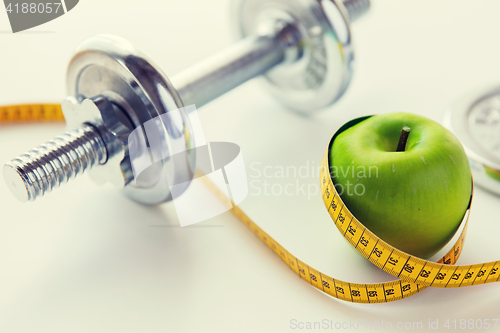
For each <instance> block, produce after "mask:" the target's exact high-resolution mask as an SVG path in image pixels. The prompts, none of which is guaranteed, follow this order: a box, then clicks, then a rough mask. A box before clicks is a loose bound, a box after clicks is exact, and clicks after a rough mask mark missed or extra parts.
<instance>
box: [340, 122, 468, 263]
mask: <svg viewBox="0 0 500 333" xmlns="http://www.w3.org/2000/svg"><path fill="white" fill-rule="evenodd" d="M406 135H407V138H405V136H406ZM406 139H407V140H406ZM398 148H399V149H398ZM398 150H399V151H398ZM400 150H402V151H400ZM330 172H331V176H332V180H333V182H334V184H335V187H336V189H337V191H338V192H339V195H340V196H341V198H342V200H343V201H344V203H345V204H346V206H347V208H348V209H349V210H350V211H351V213H352V214H353V215H354V216H355V217H356V218H357V219H358V220H359V221H360V222H361V223H363V224H364V225H365V226H366V227H367V228H368V229H370V231H372V232H373V233H375V234H376V235H377V236H379V237H380V238H381V239H383V240H384V241H386V242H387V243H389V244H391V245H392V246H394V247H396V248H398V249H400V250H402V251H404V252H407V253H409V254H412V255H415V256H418V257H421V258H428V257H430V256H432V255H434V254H435V253H437V252H438V251H439V250H440V249H441V248H443V246H444V245H446V243H448V242H449V240H450V239H451V238H452V237H453V235H454V234H455V232H456V231H457V229H458V228H459V226H460V223H461V221H462V219H463V217H464V214H465V212H466V210H467V208H468V205H469V202H470V197H471V191H472V177H471V170H470V166H469V160H468V158H467V155H466V154H465V151H464V149H463V147H462V144H461V143H460V141H459V140H458V139H457V138H456V137H455V136H454V135H453V134H452V133H451V132H450V131H448V130H447V129H446V128H444V127H443V126H441V125H440V124H438V123H436V122H435V121H433V120H430V119H428V118H425V117H422V116H418V115H414V114H409V113H387V114H381V115H376V116H372V117H369V118H367V119H365V120H362V121H361V122H359V123H357V124H355V125H354V126H352V127H349V128H347V129H346V130H344V131H342V132H341V133H340V134H339V135H338V136H337V137H336V138H334V141H333V144H332V146H331V149H330Z"/></svg>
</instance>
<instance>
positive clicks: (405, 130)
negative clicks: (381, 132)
mask: <svg viewBox="0 0 500 333" xmlns="http://www.w3.org/2000/svg"><path fill="white" fill-rule="evenodd" d="M410 131H411V128H409V127H408V126H405V127H403V130H402V131H401V136H400V137H399V143H398V149H397V150H396V151H405V148H406V140H408V135H410Z"/></svg>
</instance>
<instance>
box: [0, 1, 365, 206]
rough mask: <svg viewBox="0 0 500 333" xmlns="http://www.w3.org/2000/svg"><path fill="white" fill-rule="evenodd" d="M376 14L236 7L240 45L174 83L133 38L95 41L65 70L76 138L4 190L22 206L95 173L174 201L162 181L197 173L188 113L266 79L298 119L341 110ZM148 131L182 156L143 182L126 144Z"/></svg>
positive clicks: (43, 149)
mask: <svg viewBox="0 0 500 333" xmlns="http://www.w3.org/2000/svg"><path fill="white" fill-rule="evenodd" d="M369 6H370V3H369V0H345V1H343V2H342V1H340V0H240V1H236V2H235V3H234V6H233V15H232V17H234V18H237V22H235V24H234V26H235V28H234V30H235V31H236V32H237V34H238V37H239V41H238V42H236V43H235V44H234V45H232V46H230V47H228V48H227V49H225V50H223V51H222V52H220V53H218V54H216V55H214V56H212V57H210V58H208V59H206V60H205V61H202V62H201V63H199V64H197V65H195V66H193V67H191V68H189V69H187V70H185V71H182V72H181V73H179V74H177V75H176V76H174V77H173V78H172V80H171V81H170V80H169V79H168V78H167V77H166V76H165V75H164V74H163V72H162V71H161V70H160V69H159V68H158V67H157V66H156V65H154V64H153V62H152V61H150V60H149V59H148V58H147V57H146V56H145V55H144V54H142V53H141V52H139V51H138V50H137V49H136V48H135V47H134V46H132V45H131V44H130V43H129V42H127V41H126V40H124V39H122V38H118V37H114V36H96V37H92V38H89V39H87V40H85V41H84V42H83V43H82V44H80V45H79V47H78V48H77V51H76V53H75V55H74V57H73V58H72V60H71V61H70V64H69V67H68V72H67V91H68V96H69V97H67V98H66V100H65V101H64V102H63V103H62V109H63V113H64V117H65V119H66V122H67V128H68V129H69V130H68V131H67V132H65V133H64V134H62V135H60V136H58V137H56V138H54V139H52V140H50V141H48V142H46V143H45V144H42V145H40V146H39V147H37V148H34V149H32V150H30V151H28V152H27V153H25V154H23V155H21V156H19V157H17V158H14V159H12V160H11V161H10V162H8V163H7V164H6V165H5V166H4V178H5V181H6V184H7V185H8V187H9V189H10V190H11V192H12V193H13V194H14V195H15V196H16V197H17V198H18V199H19V200H21V201H24V202H25V201H34V200H35V199H36V198H38V197H41V196H43V195H44V194H45V193H47V192H50V191H51V190H52V189H53V188H56V187H58V186H60V185H61V184H62V183H64V182H67V181H68V180H70V179H72V178H74V177H76V176H77V175H79V174H81V173H83V172H84V171H85V170H89V172H88V173H89V174H90V176H91V178H92V179H93V180H95V181H96V182H98V183H104V182H106V181H109V182H111V183H113V184H114V185H116V186H118V187H119V188H122V189H123V190H124V192H125V194H126V195H127V196H128V197H130V198H131V199H133V200H135V201H138V202H140V203H143V204H158V203H161V202H165V201H169V200H171V199H172V193H171V192H170V189H169V187H168V186H157V181H158V179H159V178H158V177H159V176H158V175H161V174H168V175H169V177H168V178H169V180H171V181H173V182H174V183H176V184H186V185H185V188H187V186H188V185H189V182H190V180H191V179H192V177H193V175H194V172H195V169H196V153H195V152H194V151H193V149H190V147H193V143H194V141H193V140H194V137H193V136H194V135H193V129H192V125H191V123H190V120H189V115H188V112H187V111H186V108H184V106H188V105H195V106H196V108H200V107H201V106H203V105H205V104H207V103H208V102H210V101H212V100H213V99H215V98H217V97H219V96H221V95H222V94H224V93H226V92H228V91H230V90H232V89H233V88H235V87H237V86H239V85H240V84H242V83H244V82H246V81H248V80H250V79H252V78H254V77H257V76H260V75H263V80H262V81H263V83H264V86H265V89H267V90H268V91H270V92H271V93H272V94H273V95H274V96H275V97H277V98H278V99H279V100H280V101H281V102H283V103H284V104H285V105H287V106H289V107H290V108H293V109H295V110H297V111H299V112H303V113H310V112H312V111H314V110H317V109H321V108H323V107H325V106H327V105H329V104H331V103H333V102H335V101H336V100H337V99H338V98H339V97H340V96H341V95H342V94H343V93H344V91H345V89H346V88H347V86H348V84H349V82H350V79H351V76H352V72H353V59H354V57H353V50H352V45H351V32H350V27H349V25H350V21H351V20H353V19H356V18H357V17H359V16H360V15H362V14H363V13H365V12H366V11H367V10H368V8H369ZM173 110H177V111H176V112H175V113H174V112H173ZM148 124H149V125H151V124H154V126H156V127H157V128H161V131H158V132H159V133H160V134H159V139H160V140H161V141H162V143H163V144H165V147H166V148H165V149H167V150H168V151H169V152H170V153H171V154H173V152H185V153H184V154H183V155H182V158H168V157H167V158H164V159H163V160H162V161H161V163H155V165H154V166H152V167H151V168H149V169H148V170H147V172H144V174H141V181H140V182H139V181H136V179H134V173H133V167H132V164H133V163H132V162H131V158H130V155H131V154H130V151H131V150H134V149H137V147H133V146H129V137H130V135H131V134H132V133H134V129H137V128H141V127H142V126H148ZM132 145H133V143H132ZM181 191H182V189H181Z"/></svg>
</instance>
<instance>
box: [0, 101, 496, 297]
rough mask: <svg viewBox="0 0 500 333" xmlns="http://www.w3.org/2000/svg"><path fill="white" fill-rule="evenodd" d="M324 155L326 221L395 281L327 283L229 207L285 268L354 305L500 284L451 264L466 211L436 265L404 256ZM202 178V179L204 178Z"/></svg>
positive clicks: (48, 114) (12, 110)
mask: <svg viewBox="0 0 500 333" xmlns="http://www.w3.org/2000/svg"><path fill="white" fill-rule="evenodd" d="M63 119H64V117H63V114H62V111H61V107H60V105H57V104H26V105H14V106H7V107H0V122H6V121H13V122H15V121H30V120H63ZM328 151H329V148H328V149H327V150H326V152H325V156H324V158H323V161H322V163H321V172H320V181H321V193H322V198H323V202H324V204H325V207H326V209H327V210H328V213H329V214H330V217H331V218H332V220H333V221H334V223H335V225H336V226H337V228H338V229H339V231H340V232H341V233H342V235H343V236H344V238H345V239H346V240H347V241H348V242H349V243H350V244H351V245H352V246H353V247H354V248H355V249H356V250H358V251H359V253H361V254H362V255H363V256H364V257H365V258H366V259H368V260H369V261H370V262H372V263H373V264H375V265H376V266H377V267H379V268H380V269H382V270H383V271H385V272H387V273H389V274H391V275H394V276H395V277H398V278H399V280H396V281H391V282H384V283H373V284H363V283H349V282H346V281H341V280H338V279H335V278H332V277H330V276H328V275H326V274H324V273H321V272H320V271H318V270H316V269H314V268H312V267H311V266H309V265H307V264H306V263H304V262H302V261H300V260H299V259H298V258H297V257H295V256H293V255H292V254H291V253H290V252H288V251H287V250H286V249H285V248H283V247H282V246H281V245H280V244H279V243H278V242H276V241H275V240H274V239H273V238H272V237H271V236H269V235H268V234H267V233H266V232H265V231H264V230H262V229H261V228H260V227H259V226H258V225H257V224H256V223H255V222H253V221H252V220H251V219H250V218H249V217H248V215H246V214H245V213H244V212H243V211H242V210H241V209H240V208H239V207H237V206H235V205H234V204H233V206H232V207H233V208H232V209H231V212H232V213H233V214H234V215H235V216H236V217H237V218H238V219H239V220H240V221H241V222H243V223H244V224H245V225H246V226H247V227H248V228H249V229H250V230H251V231H252V232H253V233H254V234H255V235H256V236H257V237H259V239H260V240H261V241H262V242H264V244H266V245H267V246H268V247H269V248H270V249H271V250H273V251H274V253H276V254H277V255H278V256H279V257H280V258H281V259H282V260H283V261H284V262H285V264H286V265H288V267H290V268H291V269H292V270H293V271H294V272H295V273H296V274H297V275H299V276H300V277H301V278H302V279H303V280H304V281H306V282H307V283H309V284H310V285H312V286H313V287H315V288H317V289H319V290H321V291H323V292H325V293H326V294H328V295H330V296H332V297H335V298H338V299H341V300H344V301H348V302H354V303H385V302H392V301H396V300H400V299H402V298H407V297H409V296H412V295H414V294H416V293H418V292H420V291H422V290H424V289H426V288H427V287H438V288H457V287H466V286H471V285H477V284H485V283H490V282H498V281H499V280H500V261H493V262H488V263H481V264H475V265H464V266H458V265H455V263H456V262H457V260H458V258H459V257H460V254H461V252H462V248H463V244H464V241H465V236H466V233H467V226H468V221H469V216H470V207H469V209H468V210H467V212H466V214H465V217H464V222H463V223H465V224H464V226H463V230H462V233H461V234H460V237H459V238H458V240H457V242H456V243H455V244H454V245H453V247H452V248H451V249H450V250H449V252H448V253H446V255H445V256H444V257H443V258H441V259H440V260H439V261H438V262H431V261H427V260H423V259H420V258H417V257H414V256H412V255H409V254H407V253H404V252H402V251H400V250H398V249H396V248H394V247H392V246H391V245H389V244H387V243H386V242H384V241H383V240H381V239H380V238H378V237H377V236H376V235H375V234H373V233H372V232H370V230H368V229H367V228H366V227H365V226H363V224H362V223H361V222H359V221H358V220H357V219H356V218H355V217H354V216H353V215H352V214H351V213H350V212H349V210H348V209H347V207H346V206H345V204H344V203H343V202H342V200H341V198H340V196H339V194H338V193H337V191H336V189H335V186H334V185H333V182H332V179H331V177H330V175H329V172H328V171H329V170H330V168H329V161H328ZM204 179H206V177H204ZM207 186H208V187H209V188H210V189H211V190H212V191H213V192H214V193H215V194H216V195H217V196H218V197H220V198H221V199H224V200H222V202H227V200H228V199H227V197H225V194H223V192H221V191H220V190H219V188H217V187H216V186H215V185H214V184H213V183H209V182H207Z"/></svg>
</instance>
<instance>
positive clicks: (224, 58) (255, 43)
mask: <svg viewBox="0 0 500 333" xmlns="http://www.w3.org/2000/svg"><path fill="white" fill-rule="evenodd" d="M367 3H368V2H367V1H365V0H344V1H343V4H344V7H345V8H346V10H347V13H348V15H349V17H350V19H351V21H352V20H353V19H356V18H357V17H359V16H361V14H363V12H365V11H366V10H367V9H368V7H369V5H367ZM368 4H369V3H368ZM266 28H268V29H266V32H265V33H263V34H261V35H255V36H249V37H246V38H244V39H242V40H240V41H239V42H236V43H235V44H233V45H231V46H230V47H228V48H226V49H224V50H222V51H220V52H219V53H216V54H215V55H213V56H211V57H209V58H207V59H205V60H203V61H202V62H200V63H198V64H196V65H194V66H191V67H189V68H188V69H186V70H184V71H182V72H180V73H179V74H177V75H175V76H174V77H172V78H171V81H172V84H173V86H174V87H175V88H176V90H177V92H178V93H179V95H180V98H181V100H182V101H183V103H184V105H191V104H195V105H196V107H197V108H200V107H201V106H203V105H205V104H207V103H208V102H210V101H212V100H214V99H216V98H217V97H219V96H221V95H223V94H225V93H226V92H228V91H230V90H232V89H234V88H236V87H238V86H239V85H241V84H242V83H245V82H246V81H248V80H250V79H252V78H254V77H256V76H259V75H262V74H264V73H266V72H268V71H269V70H270V69H272V68H274V67H276V66H277V65H279V64H282V63H284V62H293V61H294V60H296V59H297V58H298V57H300V54H301V50H300V46H299V44H300V38H301V36H300V33H299V32H298V31H297V29H296V28H295V27H294V26H293V25H292V24H288V23H284V22H281V21H278V22H274V24H272V23H271V22H269V26H268V27H266Z"/></svg>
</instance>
